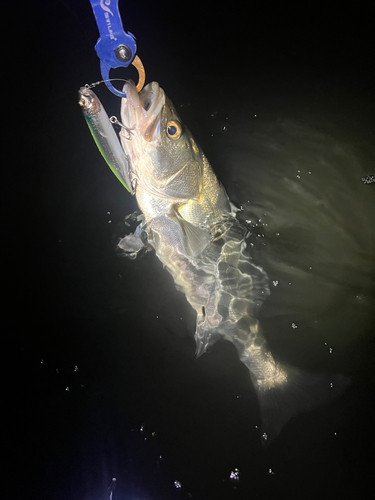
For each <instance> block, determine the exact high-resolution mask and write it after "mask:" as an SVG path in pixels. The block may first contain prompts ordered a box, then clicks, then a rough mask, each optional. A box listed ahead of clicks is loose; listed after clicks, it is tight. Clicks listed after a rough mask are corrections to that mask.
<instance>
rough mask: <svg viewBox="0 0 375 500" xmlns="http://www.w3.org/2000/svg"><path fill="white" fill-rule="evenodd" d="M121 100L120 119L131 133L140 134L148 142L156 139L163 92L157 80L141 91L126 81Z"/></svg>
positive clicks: (158, 130)
mask: <svg viewBox="0 0 375 500" xmlns="http://www.w3.org/2000/svg"><path fill="white" fill-rule="evenodd" d="M123 91H124V92H125V93H126V98H124V99H122V101H121V120H122V123H123V125H124V126H125V127H127V128H128V129H130V130H131V131H132V133H133V134H134V133H136V134H140V135H141V136H142V138H143V139H144V140H146V141H148V142H152V141H157V140H158V138H159V135H160V121H161V112H162V109H163V106H164V104H165V94H164V91H163V89H161V88H160V86H159V84H158V83H157V82H151V83H149V84H148V85H146V87H144V89H143V90H141V92H139V94H138V92H137V90H136V88H135V86H134V85H132V84H131V83H129V82H127V83H125V85H124V88H123Z"/></svg>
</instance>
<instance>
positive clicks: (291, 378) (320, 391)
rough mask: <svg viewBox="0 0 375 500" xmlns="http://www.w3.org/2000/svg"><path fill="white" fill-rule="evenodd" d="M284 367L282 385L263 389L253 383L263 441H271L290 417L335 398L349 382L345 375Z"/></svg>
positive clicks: (265, 442) (264, 442)
mask: <svg viewBox="0 0 375 500" xmlns="http://www.w3.org/2000/svg"><path fill="white" fill-rule="evenodd" d="M285 371H286V372H287V374H288V379H287V382H286V383H284V384H283V385H280V386H277V387H274V388H272V389H262V388H260V387H259V386H258V384H256V388H257V393H258V398H259V402H260V409H261V418H262V434H263V444H267V443H269V442H270V441H272V439H274V438H275V437H276V436H277V435H278V434H279V432H280V431H281V429H282V427H283V426H284V425H285V424H286V423H287V422H288V421H289V420H290V419H292V418H293V417H296V416H297V415H298V414H301V413H306V412H309V411H311V410H312V409H313V408H317V407H318V406H321V405H323V404H325V403H327V402H329V401H331V400H333V399H335V398H338V397H339V396H341V394H343V392H344V391H345V389H346V388H347V387H348V386H349V379H348V378H347V377H345V376H344V375H330V374H316V373H306V372H302V371H300V370H298V369H296V368H291V367H288V368H286V369H285Z"/></svg>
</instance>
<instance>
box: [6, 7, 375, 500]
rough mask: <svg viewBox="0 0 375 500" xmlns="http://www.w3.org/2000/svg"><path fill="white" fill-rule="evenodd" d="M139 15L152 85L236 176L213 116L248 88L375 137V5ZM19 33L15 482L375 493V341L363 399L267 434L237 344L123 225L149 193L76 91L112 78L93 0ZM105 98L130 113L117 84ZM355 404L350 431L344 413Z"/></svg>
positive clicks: (26, 22) (10, 235) (10, 371)
mask: <svg viewBox="0 0 375 500" xmlns="http://www.w3.org/2000/svg"><path fill="white" fill-rule="evenodd" d="M120 12H121V15H122V20H123V25H124V28H125V29H126V30H128V31H130V32H132V33H134V34H135V36H136V38H137V43H138V55H139V57H140V58H141V59H142V61H143V64H144V66H145V69H146V79H147V81H148V82H149V81H153V80H156V81H158V82H159V83H160V85H161V87H162V88H164V89H165V91H166V93H167V95H168V96H169V97H170V98H171V100H172V102H174V103H175V104H176V103H179V104H180V105H183V106H182V108H181V116H182V118H183V120H184V121H186V122H187V123H188V125H189V128H190V129H191V131H192V132H193V134H194V135H195V136H196V137H197V139H198V142H199V143H200V144H201V145H202V147H203V149H204V150H205V152H206V154H207V156H208V157H209V158H211V161H212V164H213V165H214V168H215V171H216V172H217V174H218V176H219V177H220V178H222V179H224V181H226V180H228V183H229V191H230V172H226V171H225V165H224V164H223V163H222V162H221V161H220V151H219V150H218V147H219V143H217V144H216V145H212V143H210V142H209V141H208V140H207V137H208V135H209V128H210V127H211V123H209V120H208V117H209V113H210V111H211V110H214V109H219V110H220V112H221V113H222V114H223V115H225V113H226V110H227V109H233V106H238V108H236V109H237V111H238V115H237V116H238V118H237V119H238V120H241V112H242V107H241V101H242V100H243V99H245V98H246V99H249V95H250V96H251V98H250V100H251V101H252V102H253V103H254V107H255V108H256V109H257V110H259V111H262V112H263V114H265V115H267V114H268V115H270V116H271V115H272V116H273V117H275V119H277V118H278V117H280V116H282V115H283V114H284V113H291V112H293V110H298V112H299V114H300V115H302V116H303V115H305V116H306V119H310V117H311V116H313V115H314V116H318V117H319V114H320V113H321V114H323V115H324V114H330V115H331V116H336V118H337V122H339V123H340V125H341V126H342V127H343V129H347V130H351V134H352V135H353V136H356V138H358V137H359V136H360V137H361V139H362V140H363V142H366V141H367V144H373V140H374V127H373V119H374V100H373V98H374V85H373V74H372V73H373V47H374V37H373V26H372V23H371V11H370V7H366V6H365V3H361V2H359V3H358V2H349V3H346V4H345V6H344V5H343V3H336V2H324V3H319V2H295V3H294V2H288V1H287V2H270V3H269V2H268V3H267V2H256V1H254V2H236V1H234V2H225V3H223V2H206V1H201V2H195V1H192V2H150V1H145V2H136V1H134V0H124V1H121V2H120ZM5 21H7V23H8V24H10V25H11V26H12V30H11V33H10V32H8V31H5V24H6V23H5ZM3 35H4V42H3V46H2V47H3V51H2V52H3V64H4V66H3V78H2V88H3V95H2V103H3V106H2V109H3V115H2V121H3V127H4V129H5V130H6V136H5V140H4V143H3V161H2V165H3V169H2V173H3V179H4V182H3V197H2V198H3V202H4V208H3V220H4V229H3V245H2V246H3V250H4V257H3V263H4V266H3V269H4V270H3V276H4V280H3V283H4V290H5V292H4V294H5V295H6V299H5V301H4V309H5V314H4V318H5V319H4V323H3V332H4V335H3V338H4V353H5V358H6V364H5V366H6V373H5V377H4V385H5V387H6V389H8V388H9V389H10V390H9V394H8V391H6V398H5V400H4V405H3V411H4V413H6V414H7V415H8V416H9V417H10V424H9V427H8V426H7V427H6V428H5V430H6V431H8V430H9V433H8V432H7V434H8V435H7V436H6V442H8V439H9V450H8V448H7V451H6V459H5V461H6V462H7V466H8V467H7V473H6V475H5V476H4V478H3V481H2V484H3V488H4V493H7V494H8V496H10V497H11V498H25V499H28V498H29V499H34V498H35V499H36V498H38V499H43V498H46V499H47V498H48V499H60V498H61V499H62V498H64V499H66V498H72V499H73V498H74V499H89V498H90V499H91V498H92V499H102V498H108V491H107V486H108V484H109V481H110V478H111V477H116V478H117V489H116V492H115V496H114V498H118V499H131V500H136V499H137V500H138V499H167V498H190V497H191V498H193V499H207V500H211V499H221V498H222V499H229V498H246V499H251V498H254V499H263V498H289V499H292V498H296V499H297V498H298V499H300V498H330V499H333V498H340V499H342V498H352V497H353V496H354V495H355V496H356V497H357V498H362V497H363V496H364V494H365V493H364V492H365V491H367V487H368V486H369V485H370V483H371V477H372V474H373V465H374V461H373V457H372V455H371V450H372V446H373V427H372V418H371V415H373V413H372V412H373V409H372V401H373V398H372V392H371V387H372V382H373V378H371V377H372V376H373V356H372V355H371V350H372V348H373V343H371V342H370V343H368V341H367V343H366V345H364V346H362V349H359V350H358V352H357V354H354V356H358V357H359V356H361V354H362V353H364V352H366V353H367V358H365V359H364V361H363V372H362V373H361V374H360V375H359V382H361V383H362V385H361V384H359V387H360V388H359V389H358V388H357V391H356V392H355V394H353V393H351V394H350V395H349V396H348V398H349V403H348V400H346V401H344V402H338V403H337V404H335V405H333V406H332V407H330V408H328V409H327V408H325V409H323V410H317V411H316V412H314V413H313V414H312V415H309V416H304V418H303V419H301V420H299V421H297V422H296V423H295V426H294V427H293V428H289V429H286V430H285V433H284V434H283V435H282V436H281V437H280V439H279V440H278V441H277V442H275V443H274V445H272V446H271V447H270V448H268V449H267V450H262V447H261V444H260V442H259V439H258V438H259V436H258V435H257V434H256V433H254V432H253V429H254V425H255V422H256V421H257V418H258V415H259V413H258V412H259V409H258V407H257V402H256V397H255V394H254V393H253V389H252V388H251V386H250V384H249V381H248V374H247V372H246V369H244V367H243V366H242V365H241V364H240V363H239V361H238V359H237V355H236V352H235V350H234V348H232V347H231V346H230V347H228V346H227V345H226V344H225V345H224V344H223V343H219V344H217V346H216V347H215V349H213V351H212V353H211V354H210V355H207V356H206V357H203V358H200V359H198V360H195V357H194V339H193V332H194V321H195V318H194V315H193V313H192V312H191V310H190V308H189V307H188V305H187V304H186V301H185V299H184V297H183V296H182V295H181V294H179V293H177V292H176V291H175V289H174V285H173V282H172V280H171V278H170V277H169V276H168V275H167V273H165V271H163V269H162V266H161V264H160V263H159V262H158V261H157V259H156V258H155V256H152V255H148V256H146V257H145V258H144V259H142V260H140V261H134V262H126V261H124V260H122V259H119V258H118V257H117V256H116V254H115V252H114V245H113V234H114V229H113V227H114V226H115V224H117V223H118V222H119V221H120V220H121V218H122V217H123V216H124V215H125V214H128V213H130V212H132V211H134V209H135V208H136V206H135V201H134V199H132V198H131V197H130V195H128V194H127V193H126V192H124V189H123V187H122V186H121V185H120V184H119V183H118V182H117V180H116V179H115V178H114V176H113V175H112V174H111V173H110V172H109V170H108V168H107V167H106V165H105V164H104V162H103V161H102V159H101V158H100V156H99V155H98V152H97V150H96V147H95V145H94V143H93V141H92V138H91V136H90V134H89V132H88V130H87V127H86V125H85V122H84V119H83V117H82V114H81V110H80V108H79V106H78V104H77V101H78V97H77V96H78V94H77V92H78V89H79V87H80V86H82V85H84V84H85V83H91V82H94V81H97V80H99V79H100V78H101V76H100V68H99V60H98V58H97V56H96V53H95V50H94V46H95V43H96V40H97V38H98V32H97V27H96V23H95V19H94V16H93V13H92V10H91V6H90V3H89V2H88V0H87V1H82V0H79V1H73V0H66V1H63V0H60V1H59V0H54V1H50V2H40V3H37V4H35V3H33V2H20V3H17V5H15V4H14V6H13V8H12V10H11V11H9V12H5V14H4V19H3ZM111 75H112V73H111ZM114 76H119V77H125V78H127V77H129V76H130V77H132V78H134V79H136V73H135V72H134V71H133V70H128V71H127V70H117V71H115V72H114ZM98 95H99V97H100V99H101V101H102V102H103V103H104V105H105V107H106V109H107V112H108V114H109V115H111V114H118V107H119V103H118V99H117V98H116V97H115V96H113V95H111V94H110V93H109V92H108V91H107V90H106V88H105V87H104V85H102V86H100V87H98ZM3 136H4V132H3ZM372 158H373V157H372ZM369 164H370V165H371V164H372V163H371V162H370V163H369ZM369 173H374V172H369ZM371 187H372V186H371ZM230 194H232V193H230ZM233 195H234V196H235V193H233ZM109 221H111V223H109ZM372 230H373V228H372ZM371 328H372V325H371V326H369V329H371ZM9 339H11V348H8V347H7V346H8V341H9ZM186 353H187V354H186ZM349 355H350V354H348V356H349ZM76 366H77V367H78V369H79V371H78V370H75V367H76ZM203 381H204V382H203ZM67 388H68V390H67ZM235 394H241V397H240V398H239V399H237V400H236V401H235V402H234V399H233V395H235ZM348 406H349V407H351V411H349V412H348V415H347V416H345V418H343V424H342V425H343V431H342V433H341V437H340V436H339V437H337V438H336V437H333V436H332V434H329V433H328V431H327V430H326V427H325V424H327V426H328V428H329V422H330V420H331V419H332V420H333V419H334V418H335V416H337V415H340V412H342V411H343V408H345V411H347V408H348ZM9 410H10V411H9ZM306 429H309V431H308V432H306ZM153 433H155V434H153ZM160 456H161V457H162V458H160ZM235 467H238V469H239V470H240V473H241V476H240V477H241V479H240V481H239V482H238V483H236V482H234V483H232V482H231V481H230V480H229V474H230V471H232V470H234V468H235ZM270 469H271V470H272V472H274V473H271V472H270ZM176 480H177V481H180V482H181V484H182V488H181V489H177V488H175V486H174V481H176Z"/></svg>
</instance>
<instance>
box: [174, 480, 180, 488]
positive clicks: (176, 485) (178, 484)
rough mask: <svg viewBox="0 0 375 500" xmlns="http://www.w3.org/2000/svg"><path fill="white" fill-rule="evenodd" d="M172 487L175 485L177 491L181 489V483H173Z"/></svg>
mask: <svg viewBox="0 0 375 500" xmlns="http://www.w3.org/2000/svg"><path fill="white" fill-rule="evenodd" d="M174 485H175V487H176V488H177V489H179V488H181V483H180V481H175V482H174Z"/></svg>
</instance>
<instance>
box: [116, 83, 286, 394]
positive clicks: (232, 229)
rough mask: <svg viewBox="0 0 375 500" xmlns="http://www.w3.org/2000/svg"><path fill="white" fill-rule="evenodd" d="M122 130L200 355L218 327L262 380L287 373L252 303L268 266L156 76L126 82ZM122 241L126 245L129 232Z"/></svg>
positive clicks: (148, 222) (157, 244)
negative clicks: (190, 314)
mask: <svg viewBox="0 0 375 500" xmlns="http://www.w3.org/2000/svg"><path fill="white" fill-rule="evenodd" d="M124 90H125V92H126V94H127V98H126V99H122V107H121V118H122V122H123V124H124V125H125V126H126V127H127V128H128V129H131V134H128V133H126V132H120V138H121V143H122V146H123V148H124V150H125V151H126V154H127V155H128V156H129V158H130V162H131V165H132V171H133V178H134V179H135V182H136V189H135V195H136V199H137V203H138V205H139V208H140V210H141V211H142V212H143V214H144V217H145V221H144V231H145V232H146V233H147V240H148V242H149V244H150V245H151V246H152V247H153V248H154V249H155V252H156V254H157V256H158V258H159V259H160V260H161V261H162V263H163V264H164V266H165V267H166V268H167V269H168V271H169V272H170V273H171V274H172V276H173V278H174V281H175V284H176V286H177V288H178V289H180V290H181V291H183V293H184V294H185V295H186V298H187V300H188V302H189V303H190V304H191V306H192V307H193V308H194V309H195V310H196V312H197V328H196V333H195V337H196V343H197V353H198V355H200V354H202V353H204V352H205V351H206V349H207V347H208V346H209V345H210V344H212V343H213V342H214V341H215V340H216V339H217V338H218V337H219V335H221V336H223V337H224V338H226V339H227V340H230V341H231V342H233V343H234V345H235V346H236V348H237V350H238V352H239V356H240V358H241V360H242V361H243V362H244V363H245V365H246V366H247V367H248V368H249V370H250V371H251V374H252V376H253V378H254V380H255V381H256V383H257V384H258V386H259V387H275V386H276V385H279V384H283V383H284V382H285V381H286V374H285V372H284V371H283V370H282V369H281V368H280V367H279V366H278V364H277V363H276V362H275V360H274V359H273V357H272V355H271V353H270V352H269V351H268V349H267V348H266V345H265V339H264V337H263V335H262V334H261V332H260V329H259V323H258V320H257V319H256V316H255V315H256V311H257V309H258V308H259V306H260V304H261V303H262V301H263V300H264V299H265V298H266V296H267V295H268V294H269V288H268V280H267V276H266V274H265V273H264V272H263V271H262V269H260V268H259V267H257V266H256V265H255V264H254V263H253V262H252V260H251V259H250V257H249V255H248V254H247V253H246V242H245V238H246V235H247V233H248V229H247V228H246V227H244V226H242V225H241V223H240V222H239V221H238V220H237V219H236V217H235V208H234V206H233V205H232V204H231V203H230V201H229V199H228V196H227V194H226V191H225V189H224V187H223V186H222V185H221V184H220V183H219V181H218V180H217V178H216V176H215V174H214V172H213V170H212V168H211V166H210V164H209V162H208V160H207V158H206V157H205V155H204V154H203V152H202V150H201V149H200V147H199V146H198V144H197V143H196V142H195V140H194V138H193V137H192V135H191V133H190V132H189V130H188V129H187V128H186V127H185V126H184V125H183V124H182V122H181V120H180V118H179V116H178V114H177V112H176V110H175V108H174V106H173V104H172V103H171V102H170V100H169V99H168V98H167V97H166V96H165V94H164V91H163V90H162V89H161V88H160V87H159V85H158V83H156V82H153V83H150V84H149V85H147V86H146V87H145V88H144V90H142V92H141V93H140V94H138V93H137V92H136V89H135V88H134V87H133V86H132V85H130V84H126V85H125V87H124ZM120 246H122V247H123V248H126V240H125V241H123V242H122V243H121V244H120Z"/></svg>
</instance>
